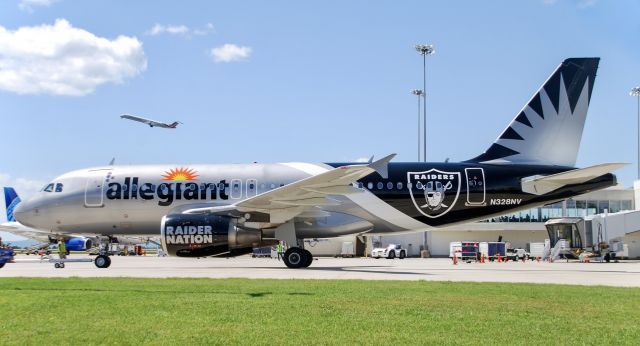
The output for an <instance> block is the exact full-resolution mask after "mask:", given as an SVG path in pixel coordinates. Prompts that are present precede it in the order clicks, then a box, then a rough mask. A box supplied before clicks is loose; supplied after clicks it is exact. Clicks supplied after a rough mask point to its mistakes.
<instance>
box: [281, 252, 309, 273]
mask: <svg viewBox="0 0 640 346" xmlns="http://www.w3.org/2000/svg"><path fill="white" fill-rule="evenodd" d="M304 251H305V250H304V249H301V248H299V247H292V248H289V249H288V250H287V251H285V253H284V257H283V258H282V259H283V260H284V264H285V265H286V266H287V267H289V268H293V269H297V268H302V267H303V266H304V265H305V264H306V263H307V261H308V259H307V254H306V253H305V252H304Z"/></svg>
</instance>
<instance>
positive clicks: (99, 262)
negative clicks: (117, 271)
mask: <svg viewBox="0 0 640 346" xmlns="http://www.w3.org/2000/svg"><path fill="white" fill-rule="evenodd" d="M93 263H94V264H95V265H96V267H98V268H109V266H110V265H111V258H109V256H105V255H99V256H98V257H96V259H95V260H94V261H93Z"/></svg>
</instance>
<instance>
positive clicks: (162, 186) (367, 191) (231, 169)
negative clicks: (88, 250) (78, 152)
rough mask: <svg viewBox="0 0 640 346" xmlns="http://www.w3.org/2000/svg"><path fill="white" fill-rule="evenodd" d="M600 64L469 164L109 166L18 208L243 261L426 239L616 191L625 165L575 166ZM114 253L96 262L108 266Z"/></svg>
mask: <svg viewBox="0 0 640 346" xmlns="http://www.w3.org/2000/svg"><path fill="white" fill-rule="evenodd" d="M598 63H599V58H571V59H566V60H564V61H563V62H562V63H561V64H560V66H558V68H557V69H556V70H555V71H554V72H553V74H552V75H551V76H550V77H549V79H548V80H547V81H546V82H545V83H544V84H543V86H542V87H541V88H540V89H539V90H538V92H536V93H535V94H534V96H533V97H532V98H531V100H530V101H529V102H527V104H525V106H524V108H522V110H521V111H520V112H519V113H517V115H516V116H515V118H514V119H513V120H512V121H511V122H510V123H509V125H508V126H507V127H506V129H505V130H504V131H503V132H502V133H501V134H500V136H499V137H498V138H497V139H496V141H495V142H494V143H493V144H492V145H491V146H490V147H489V148H488V149H487V150H486V151H485V152H484V153H482V154H480V155H479V156H477V157H475V158H472V159H470V160H467V161H463V162H459V163H448V162H401V163H395V162H394V163H391V162H390V161H391V160H392V159H393V157H394V156H395V155H393V154H392V155H388V156H386V157H384V158H382V159H379V160H377V161H373V160H371V161H370V162H368V163H356V164H354V163H319V164H314V163H276V164H257V163H254V164H219V165H145V166H106V167H97V168H89V169H82V170H78V171H74V172H70V173H67V174H64V175H61V176H60V177H58V178H56V179H54V180H53V181H52V182H51V183H50V184H48V185H47V186H45V188H44V189H43V190H42V191H41V192H40V193H38V194H37V195H36V196H34V197H33V198H31V199H30V200H28V201H26V202H23V203H21V204H20V205H19V206H18V207H17V208H16V209H15V216H16V219H17V220H18V221H20V222H21V223H23V224H25V225H28V226H30V227H34V228H37V229H42V230H47V231H49V232H52V233H57V234H66V233H69V232H74V233H81V234H98V235H103V236H117V235H121V234H142V235H157V234H158V233H160V239H161V243H162V246H163V248H164V249H165V250H166V251H167V252H168V253H169V254H170V255H176V256H184V257H203V256H216V255H237V254H242V253H247V252H250V251H251V249H252V248H253V247H257V246H261V245H265V244H267V245H268V244H273V243H274V240H276V239H277V240H284V241H286V242H287V243H288V244H289V245H290V248H289V249H288V250H287V251H286V253H285V255H284V262H285V264H286V265H287V266H288V267H290V268H303V267H308V266H309V265H310V264H311V262H312V260H313V258H312V256H311V254H310V252H309V251H307V250H305V249H304V242H303V241H302V240H303V239H304V238H327V237H336V236H341V235H347V234H364V233H367V234H388V233H393V232H407V231H425V230H429V229H435V228H443V227H446V226H449V225H454V224H460V223H467V222H471V221H478V220H484V219H488V218H491V217H494V216H499V215H504V214H507V213H511V212H514V211H517V210H523V209H529V208H533V207H537V206H541V205H544V204H548V203H553V202H557V201H561V200H563V199H566V198H569V197H573V196H576V195H580V194H583V193H587V192H590V191H594V190H598V189H603V188H606V187H609V186H613V185H615V184H616V178H615V176H614V175H613V174H611V173H609V172H611V171H612V170H615V169H617V168H619V167H620V166H621V165H622V164H618V163H609V164H601V165H596V166H592V167H588V168H575V167H574V166H575V163H576V157H577V154H578V148H579V145H580V140H581V137H582V131H583V128H584V123H585V119H586V116H587V110H588V107H589V101H590V98H591V92H592V90H593V83H594V80H595V77H596V70H597V67H598ZM109 263H110V260H109V258H108V257H107V256H106V254H102V255H100V256H98V257H97V258H96V260H95V264H96V266H98V267H108V266H109Z"/></svg>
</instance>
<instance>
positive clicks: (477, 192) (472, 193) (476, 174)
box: [464, 168, 486, 206]
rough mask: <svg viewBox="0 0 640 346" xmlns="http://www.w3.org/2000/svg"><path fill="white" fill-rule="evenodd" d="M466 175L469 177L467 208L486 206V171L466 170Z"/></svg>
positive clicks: (477, 169)
mask: <svg viewBox="0 0 640 346" xmlns="http://www.w3.org/2000/svg"><path fill="white" fill-rule="evenodd" d="M464 173H465V175H466V177H467V202H466V203H465V204H466V205H467V206H483V205H486V203H485V198H486V189H485V181H484V169H482V168H465V169H464Z"/></svg>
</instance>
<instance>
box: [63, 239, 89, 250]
mask: <svg viewBox="0 0 640 346" xmlns="http://www.w3.org/2000/svg"><path fill="white" fill-rule="evenodd" d="M65 245H66V247H67V251H87V250H89V249H91V248H92V247H93V241H92V240H91V239H90V238H86V237H73V238H69V239H67V241H65Z"/></svg>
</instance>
